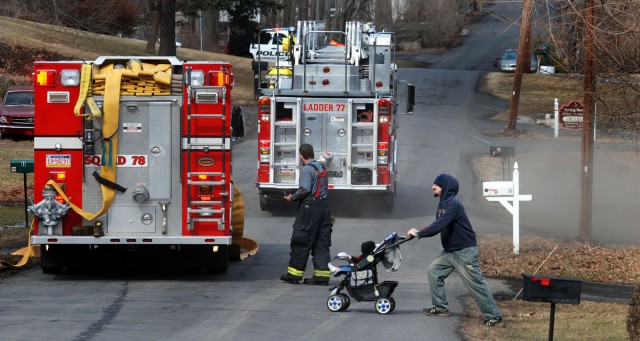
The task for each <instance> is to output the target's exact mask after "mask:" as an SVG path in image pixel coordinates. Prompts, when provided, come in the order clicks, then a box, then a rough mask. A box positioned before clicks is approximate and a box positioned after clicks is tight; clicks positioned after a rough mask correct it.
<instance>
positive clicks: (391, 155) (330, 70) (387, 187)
mask: <svg viewBox="0 0 640 341" xmlns="http://www.w3.org/2000/svg"><path fill="white" fill-rule="evenodd" d="M291 31H294V30H291ZM283 48H284V49H290V51H289V52H290V53H289V56H290V57H289V59H288V62H289V63H290V64H291V66H290V67H289V68H287V67H283V66H282V65H286V64H285V63H283V62H282V61H277V62H276V63H275V66H273V67H272V68H271V69H269V70H268V72H267V73H266V75H265V77H264V79H265V80H264V81H260V82H259V83H260V85H261V86H260V87H261V89H260V90H259V91H260V94H261V96H260V97H259V99H258V119H259V131H258V171H257V188H258V192H259V194H260V207H261V209H262V210H270V209H273V208H275V207H276V206H277V205H278V203H279V202H282V196H283V191H284V192H286V193H290V192H294V191H295V190H296V189H297V186H298V179H299V175H300V169H301V166H302V164H301V161H300V160H299V157H298V155H299V154H298V148H299V146H300V145H301V144H304V143H309V144H311V145H312V146H313V148H314V151H315V153H316V159H322V160H323V161H324V162H325V163H326V164H327V166H328V168H327V177H328V179H329V189H330V190H332V191H334V192H335V191H341V192H343V193H345V192H348V193H350V194H354V195H357V196H359V198H358V199H366V200H369V201H372V202H374V203H377V204H379V208H380V209H381V210H383V211H387V212H391V211H392V210H393V202H394V196H395V193H396V182H397V161H398V157H397V155H398V141H397V134H398V98H397V95H398V93H397V91H398V86H399V83H400V82H399V81H398V79H397V78H396V65H395V63H394V61H393V58H394V52H395V51H394V36H393V33H391V32H376V31H375V28H374V27H373V26H372V25H370V24H363V23H360V22H348V23H347V24H346V30H345V31H344V32H338V31H328V30H326V28H325V23H324V22H321V21H301V22H299V23H298V25H297V27H296V29H295V36H294V35H292V36H291V37H290V38H289V39H287V40H286V41H285V43H284V44H283ZM262 64H263V63H260V60H258V63H257V65H258V68H257V69H259V68H260V67H261V65H262ZM260 78H262V75H260ZM407 89H409V87H407ZM410 89H411V90H410V91H407V94H409V93H411V94H412V93H413V87H412V86H411V87H410Z"/></svg>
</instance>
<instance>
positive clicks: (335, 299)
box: [327, 294, 346, 312]
mask: <svg viewBox="0 0 640 341" xmlns="http://www.w3.org/2000/svg"><path fill="white" fill-rule="evenodd" d="M345 303H346V302H345V299H344V294H335V295H331V296H329V298H328V299H327V308H329V310H331V311H333V312H337V311H342V310H344V309H345V308H344V306H345Z"/></svg>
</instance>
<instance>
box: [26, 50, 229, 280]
mask: <svg viewBox="0 0 640 341" xmlns="http://www.w3.org/2000/svg"><path fill="white" fill-rule="evenodd" d="M34 68H35V72H34V87H35V116H36V120H35V121H36V125H35V137H34V163H35V170H34V173H35V174H34V196H35V204H33V205H32V206H30V207H29V210H30V211H31V212H32V213H33V214H34V216H35V217H36V218H35V220H36V222H35V224H34V231H33V236H32V243H33V244H40V245H41V257H42V258H41V267H42V270H43V271H44V272H46V273H55V272H60V271H62V270H63V269H64V268H65V267H71V266H85V265H91V264H92V262H94V261H100V260H102V259H106V260H119V262H121V261H124V262H135V261H144V262H147V261H153V262H162V261H165V260H166V261H168V262H171V263H175V264H178V265H181V266H183V267H187V268H190V269H194V270H200V269H202V268H206V269H207V270H209V271H212V272H216V273H222V272H225V271H226V270H227V267H228V252H229V247H230V245H231V244H232V229H233V226H232V225H231V215H232V212H231V209H232V200H233V193H234V188H233V184H232V182H231V137H232V136H231V132H232V122H231V121H232V120H231V88H232V84H233V74H232V72H231V65H230V64H228V63H224V62H197V61H193V62H181V61H179V60H178V59H177V58H175V57H125V56H122V57H117V56H114V57H111V56H110V57H100V58H98V59H97V60H95V61H90V62H83V61H63V62H47V61H42V62H36V63H35V65H34ZM240 122H241V121H240ZM238 128H241V127H238ZM237 130H241V129H237Z"/></svg>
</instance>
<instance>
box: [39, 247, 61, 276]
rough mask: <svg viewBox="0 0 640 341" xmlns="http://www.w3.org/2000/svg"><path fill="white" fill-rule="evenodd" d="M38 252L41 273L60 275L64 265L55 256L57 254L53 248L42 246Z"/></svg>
mask: <svg viewBox="0 0 640 341" xmlns="http://www.w3.org/2000/svg"><path fill="white" fill-rule="evenodd" d="M56 247H57V246H56ZM40 250H41V251H40V269H42V273H45V274H59V273H61V272H62V270H63V269H64V264H63V262H62V261H61V259H60V257H59V256H57V252H54V247H53V246H51V247H47V245H42V246H41V249H40Z"/></svg>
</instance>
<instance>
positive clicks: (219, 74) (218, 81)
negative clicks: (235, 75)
mask: <svg viewBox="0 0 640 341" xmlns="http://www.w3.org/2000/svg"><path fill="white" fill-rule="evenodd" d="M228 78H229V77H228V74H227V73H226V72H224V71H211V72H209V84H210V85H212V86H225V85H227V84H228V81H229V79H228Z"/></svg>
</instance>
